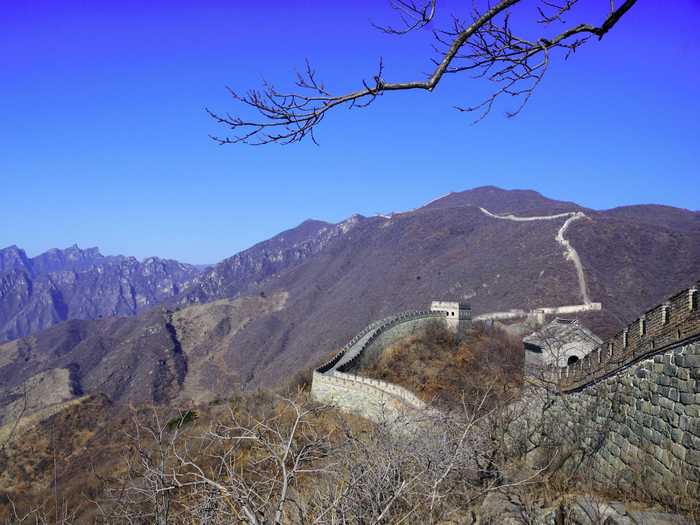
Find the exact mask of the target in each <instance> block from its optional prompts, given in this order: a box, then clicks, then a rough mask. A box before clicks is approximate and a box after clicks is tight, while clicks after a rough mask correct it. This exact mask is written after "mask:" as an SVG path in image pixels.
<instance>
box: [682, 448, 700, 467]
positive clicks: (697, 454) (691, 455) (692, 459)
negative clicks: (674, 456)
mask: <svg viewBox="0 0 700 525" xmlns="http://www.w3.org/2000/svg"><path fill="white" fill-rule="evenodd" d="M685 461H686V462H687V463H690V464H691V465H695V466H696V467H700V450H687V451H686V454H685Z"/></svg>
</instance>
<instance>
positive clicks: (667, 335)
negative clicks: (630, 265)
mask: <svg viewBox="0 0 700 525" xmlns="http://www.w3.org/2000/svg"><path fill="white" fill-rule="evenodd" d="M698 288H699V286H697V285H696V286H693V287H691V288H688V289H685V290H683V291H682V292H679V293H677V294H675V295H674V296H673V297H670V298H669V299H668V300H667V301H664V302H663V303H661V304H660V305H658V306H656V307H655V308H652V309H650V310H648V311H647V312H645V313H644V314H643V315H641V316H640V317H639V318H638V319H637V320H635V321H634V322H632V323H630V324H629V325H628V326H627V327H626V328H625V329H623V330H622V331H620V332H619V333H617V334H615V335H614V336H613V337H612V338H610V339H609V340H607V341H605V342H604V343H603V344H601V345H600V346H599V347H597V348H595V349H594V350H593V351H592V352H591V353H590V354H588V355H587V356H586V357H585V358H583V359H581V360H580V361H578V362H576V363H575V364H573V365H569V366H567V367H564V368H562V369H560V371H559V383H560V386H561V389H562V391H564V392H570V391H576V390H580V389H581V388H583V387H585V386H586V385H589V384H591V383H595V382H597V381H600V380H602V379H604V378H606V377H609V376H611V375H614V374H615V373H617V372H619V371H622V370H624V369H625V368H627V367H628V366H630V365H632V364H634V363H636V362H638V361H640V360H641V359H644V358H645V357H649V356H653V355H654V354H657V353H661V352H663V351H665V350H667V349H669V348H672V347H675V346H680V345H683V344H687V343H689V342H692V341H694V340H696V339H700V306H698V293H699V292H698Z"/></svg>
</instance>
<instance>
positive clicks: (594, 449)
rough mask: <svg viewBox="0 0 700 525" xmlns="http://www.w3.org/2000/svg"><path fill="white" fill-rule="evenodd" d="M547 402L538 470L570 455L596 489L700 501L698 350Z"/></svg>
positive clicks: (668, 355)
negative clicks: (596, 485)
mask: <svg viewBox="0 0 700 525" xmlns="http://www.w3.org/2000/svg"><path fill="white" fill-rule="evenodd" d="M549 402H550V403H551V405H550V406H549V408H547V409H545V411H544V417H543V420H542V421H543V423H544V426H543V428H544V431H543V432H542V434H541V435H540V439H541V442H540V445H541V448H540V449H539V451H540V453H543V454H541V459H540V463H545V462H548V461H550V460H551V459H552V458H553V457H554V456H555V451H556V454H558V455H559V456H560V459H563V458H564V457H565V455H566V454H565V451H568V453H570V454H571V456H570V457H569V460H568V462H569V466H571V467H573V466H577V467H578V472H579V473H585V474H586V475H587V476H588V477H589V478H590V480H592V481H593V482H594V483H596V484H599V485H602V486H609V487H613V488H616V489H618V488H620V487H624V488H631V489H634V490H637V491H642V492H647V493H648V494H651V495H653V496H654V497H658V498H661V499H664V500H673V499H674V498H677V497H688V495H690V497H693V496H695V497H700V492H699V487H700V343H693V344H689V345H685V346H681V347H678V348H676V349H674V350H672V351H669V352H665V353H662V354H659V355H656V356H654V357H651V358H649V359H644V360H642V361H640V362H638V363H635V364H633V365H631V366H629V367H628V368H626V369H625V370H624V371H622V372H620V373H618V374H616V375H614V376H611V377H608V378H607V379H604V380H601V381H599V382H596V383H594V384H592V385H590V386H588V387H586V388H583V389H582V390H580V391H577V392H575V393H570V394H568V395H561V396H553V397H552V398H550V399H549ZM545 406H546V405H545Z"/></svg>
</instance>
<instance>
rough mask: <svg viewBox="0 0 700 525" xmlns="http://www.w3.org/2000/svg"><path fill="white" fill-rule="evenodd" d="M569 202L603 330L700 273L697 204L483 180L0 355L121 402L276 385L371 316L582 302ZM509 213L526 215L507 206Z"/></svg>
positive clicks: (319, 231) (294, 233)
mask: <svg viewBox="0 0 700 525" xmlns="http://www.w3.org/2000/svg"><path fill="white" fill-rule="evenodd" d="M482 199H483V200H482ZM481 208H484V210H486V211H488V212H489V213H486V211H484V210H482V209H481ZM574 212H582V213H583V214H585V219H584V220H577V221H575V222H572V223H571V224H570V225H569V228H568V229H567V230H566V232H565V236H566V240H567V241H569V242H570V243H571V244H572V245H573V246H574V247H575V249H576V251H577V252H578V254H579V256H580V259H581V262H582V266H583V270H584V272H585V276H586V281H587V285H588V288H589V290H590V295H591V300H592V301H598V302H601V303H602V304H603V311H601V312H591V313H586V314H582V315H581V316H580V318H581V320H582V322H583V323H584V324H585V325H586V326H588V327H590V328H592V329H593V330H594V331H595V332H596V333H597V335H599V336H601V337H602V338H605V337H607V336H609V335H612V333H614V332H615V331H617V330H618V329H619V328H620V327H621V326H623V325H624V324H625V323H626V322H629V321H631V320H633V319H634V318H635V316H637V315H639V314H640V312H643V311H644V310H645V309H647V308H649V307H651V306H654V305H656V304H658V302H659V301H662V300H663V299H664V298H665V297H666V296H669V295H671V294H672V293H674V292H676V291H677V290H679V289H682V288H684V287H686V286H687V285H688V284H690V283H692V282H694V281H695V280H697V278H698V277H700V231H699V230H697V228H696V221H697V220H698V217H700V214H698V213H696V212H691V211H687V210H678V209H668V208H667V207H658V208H657V207H644V206H642V207H638V208H633V209H631V210H630V209H622V211H620V210H619V209H614V210H612V211H610V210H602V211H598V210H590V209H588V208H584V207H581V206H577V205H576V206H575V207H571V206H569V204H568V203H566V202H565V201H556V200H552V199H547V198H546V197H543V196H541V195H540V194H538V193H536V192H530V191H525V192H523V191H516V192H514V193H513V192H511V191H509V190H498V189H495V188H491V187H487V188H481V189H478V191H475V192H469V191H466V192H460V193H459V194H455V195H452V196H450V195H448V196H445V197H443V198H440V199H437V200H435V201H432V202H430V203H428V204H427V205H426V206H424V207H422V208H418V209H416V210H412V211H408V212H403V213H396V214H392V215H389V216H386V215H382V216H370V217H364V216H361V215H354V216H351V217H350V218H349V219H347V220H345V221H342V222H340V223H337V224H331V223H327V222H324V221H316V220H310V221H305V222H303V223H301V224H300V225H298V226H297V227H295V228H291V229H289V230H286V231H284V232H281V233H280V234H278V235H276V236H274V237H272V238H270V239H268V240H266V241H262V242H260V243H258V244H256V245H254V246H252V247H251V248H249V249H247V250H243V251H242V252H240V253H238V254H236V255H234V256H232V257H230V258H227V259H225V260H224V261H222V262H220V263H218V264H216V265H214V266H213V267H212V268H211V269H209V270H208V271H205V272H203V273H201V274H198V275H196V276H195V277H193V278H192V279H191V280H190V281H188V282H187V283H186V284H184V285H183V286H182V288H181V290H179V292H178V293H176V294H172V295H171V296H168V297H166V298H164V299H163V301H162V302H161V305H160V306H155V307H154V306H153V305H148V306H147V307H146V308H145V311H141V312H136V313H137V316H136V317H131V318H119V319H118V320H110V319H103V320H97V321H80V324H79V325H70V324H66V323H62V324H59V325H58V326H55V327H53V328H52V329H51V330H50V331H45V332H39V333H37V334H35V335H33V336H31V337H28V338H23V339H19V340H17V341H15V342H14V345H15V346H12V347H11V346H7V345H0V363H2V362H5V361H6V362H7V363H8V364H5V365H4V366H2V365H0V383H2V381H3V380H5V379H6V378H7V379H8V380H9V378H10V376H12V380H13V381H15V382H16V381H20V382H21V381H25V380H28V379H29V378H30V377H31V376H32V375H35V374H38V373H42V371H44V370H46V369H50V368H52V367H57V366H58V367H67V366H72V365H73V364H75V365H77V366H78V367H80V368H79V369H80V370H82V371H83V372H82V373H83V374H84V380H83V381H82V384H84V385H85V386H84V388H86V389H87V390H86V391H87V393H99V392H95V390H94V389H95V388H98V385H100V384H104V385H109V384H111V385H112V386H110V387H109V388H107V387H104V389H105V390H104V391H106V392H108V394H109V395H110V397H113V398H115V399H117V400H120V399H121V400H123V399H127V398H128V399H135V398H139V399H140V400H141V401H148V402H155V401H157V400H164V399H170V398H180V397H182V396H185V397H186V396H188V395H196V396H199V397H200V398H204V399H212V398H216V397H217V396H225V395H227V392H229V393H230V391H231V390H232V389H236V388H242V389H246V388H255V387H257V386H270V385H275V384H279V383H280V382H283V381H285V380H286V379H288V378H289V377H290V376H291V375H292V374H293V373H294V372H296V371H298V370H299V369H301V368H304V367H308V366H312V365H314V364H317V362H318V361H319V360H321V359H322V358H323V356H325V355H327V354H329V353H331V352H333V351H335V350H336V349H337V348H338V347H340V346H342V344H344V343H345V342H346V341H347V340H349V339H350V338H351V337H352V336H353V335H354V334H355V333H357V332H358V331H359V330H361V329H362V328H363V327H364V326H366V325H367V324H369V323H371V322H373V321H375V320H377V319H381V318H384V317H386V316H388V315H392V314H395V313H397V312H399V311H403V310H415V309H422V308H425V307H427V306H428V305H429V303H430V301H431V300H433V299H444V300H461V301H468V302H470V303H471V304H472V307H473V311H474V314H475V315H476V314H479V313H485V312H492V311H502V310H509V309H511V308H520V309H524V310H530V309H533V308H539V307H551V306H560V305H569V304H577V303H579V302H580V301H581V297H580V289H579V286H578V284H579V282H578V278H577V271H576V268H575V267H574V264H572V262H571V261H570V260H569V259H568V258H567V257H566V256H565V253H564V251H563V248H562V246H561V244H560V243H559V242H557V235H559V234H560V232H561V229H562V226H563V224H564V222H565V220H566V217H570V216H571V214H572V213H574ZM509 214H510V215H514V216H516V217H526V218H528V220H526V221H517V220H501V218H500V217H498V216H499V215H509ZM561 214H564V215H563V216H560V215H561ZM494 215H496V216H494ZM552 215H555V216H557V217H554V218H552V217H551V216H552ZM657 215H658V220H657V219H655V216H657ZM536 217H546V218H548V220H539V219H538V220H532V219H534V218H536ZM15 255H16V254H15ZM15 258H16V257H15ZM76 326H79V327H80V328H79V330H78V328H76ZM168 326H170V328H168ZM76 330H77V331H76ZM71 331H72V332H71ZM64 332H66V333H65V334H64ZM69 332H70V333H72V334H73V335H70V334H69ZM62 334H63V335H62ZM76 334H78V335H79V337H78V335H76ZM80 334H82V335H80ZM155 334H160V335H155ZM12 348H14V349H15V350H12ZM17 348H20V349H24V350H22V351H17ZM178 352H179V353H180V355H179V356H178ZM3 355H5V356H6V357H5V358H4V359H3V358H2V356H3ZM145 355H148V356H151V357H148V358H147V359H146V358H143V359H142V358H141V357H140V356H145ZM12 356H14V357H12ZM26 358H28V359H29V360H28V361H27V362H26V363H25V364H22V363H21V362H20V361H21V360H22V359H26ZM141 359H142V361H143V363H142V365H143V366H141V365H139V366H138V367H136V368H134V367H135V366H136V365H135V364H134V363H137V362H139V360H141ZM109 363H113V365H110V364H109ZM117 363H121V364H117ZM178 363H180V364H178ZM184 363H186V365H187V367H186V368H185V367H184V366H183V364H184ZM10 370H13V372H12V374H10ZM183 370H184V376H183V375H182V374H183ZM187 370H189V371H190V372H188V371H187ZM148 372H151V373H150V374H149V373H148ZM78 376H79V375H78ZM183 377H184V379H183ZM105 381H106V382H105ZM137 381H138V382H139V384H138V385H137V384H136V382H137ZM144 385H151V386H150V387H148V388H146V387H145V386H144ZM130 391H131V392H132V393H133V396H136V397H133V396H132V397H129V394H128V392H130Z"/></svg>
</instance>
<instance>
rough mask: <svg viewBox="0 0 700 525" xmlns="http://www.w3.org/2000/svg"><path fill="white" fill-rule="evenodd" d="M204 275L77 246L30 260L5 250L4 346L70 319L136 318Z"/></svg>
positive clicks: (0, 286)
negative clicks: (11, 341)
mask: <svg viewBox="0 0 700 525" xmlns="http://www.w3.org/2000/svg"><path fill="white" fill-rule="evenodd" d="M198 273H199V270H198V269H197V268H196V267H194V266H191V265H188V264H182V263H179V262H177V261H172V260H167V259H158V258H157V257H151V258H148V259H146V260H144V261H141V262H139V261H137V260H136V259H135V258H133V257H124V256H104V255H102V254H101V253H100V252H99V250H98V249H97V248H88V249H86V250H82V249H80V248H78V247H77V246H71V247H70V248H67V249H65V250H58V249H53V250H49V251H48V252H45V253H42V254H40V255H37V256H36V257H32V258H29V257H27V255H26V253H25V252H24V250H21V249H20V248H18V247H17V246H10V247H8V248H4V249H0V341H5V340H10V339H15V338H17V337H22V336H26V335H29V334H32V333H35V332H38V331H39V330H42V329H44V328H48V327H50V326H53V325H55V324H56V323H60V322H62V321H66V320H68V319H97V318H100V317H108V316H115V315H135V314H136V313H138V312H141V311H143V310H144V309H146V308H148V307H150V306H152V305H155V304H158V303H161V302H162V301H164V300H165V299H167V298H169V297H172V296H174V295H176V294H178V293H180V290H181V289H182V287H183V286H185V285H186V284H187V283H188V282H189V281H191V280H192V279H193V278H194V277H195V276H196V275H197V274H198Z"/></svg>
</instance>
